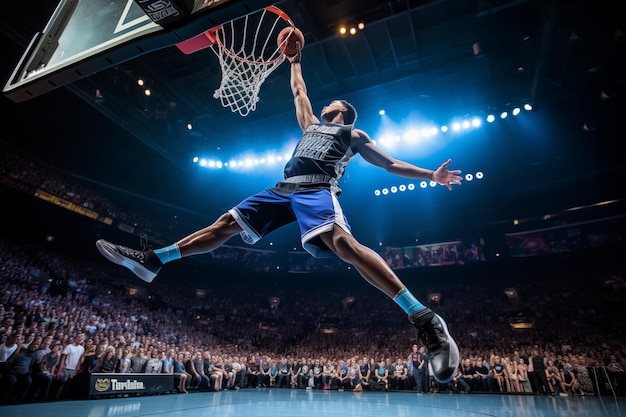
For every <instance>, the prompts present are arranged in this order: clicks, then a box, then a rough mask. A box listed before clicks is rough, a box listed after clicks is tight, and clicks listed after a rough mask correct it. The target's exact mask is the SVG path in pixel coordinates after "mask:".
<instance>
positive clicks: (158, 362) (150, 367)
mask: <svg viewBox="0 0 626 417" xmlns="http://www.w3.org/2000/svg"><path fill="white" fill-rule="evenodd" d="M162 366H163V358H161V357H160V356H159V352H158V351H157V350H156V349H154V350H152V352H150V358H149V359H148V361H147V362H146V373H147V374H160V373H161V368H162Z"/></svg>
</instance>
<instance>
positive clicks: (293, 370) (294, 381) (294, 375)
mask: <svg viewBox="0 0 626 417" xmlns="http://www.w3.org/2000/svg"><path fill="white" fill-rule="evenodd" d="M301 371H302V366H301V365H300V362H298V359H296V358H294V359H293V360H292V361H291V364H290V366H289V386H290V387H291V388H298V385H299V379H300V372H301Z"/></svg>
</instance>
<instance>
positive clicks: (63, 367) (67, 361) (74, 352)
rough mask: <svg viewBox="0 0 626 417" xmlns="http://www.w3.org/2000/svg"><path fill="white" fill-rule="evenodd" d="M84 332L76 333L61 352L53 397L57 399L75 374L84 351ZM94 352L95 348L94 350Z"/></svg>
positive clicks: (62, 394) (64, 391) (63, 393)
mask: <svg viewBox="0 0 626 417" xmlns="http://www.w3.org/2000/svg"><path fill="white" fill-rule="evenodd" d="M84 342H85V334H84V333H78V334H77V335H76V336H74V338H73V340H72V342H71V343H69V344H67V345H66V346H65V347H64V348H63V352H61V360H60V363H59V366H58V367H57V372H56V377H55V382H56V385H57V386H56V387H54V392H55V398H56V399H59V398H61V397H63V396H65V394H66V390H67V387H68V382H69V381H70V379H72V378H73V377H74V375H76V372H77V371H78V366H79V362H80V360H81V358H82V357H83V354H84V353H85V347H84V346H83V343H84ZM94 354H95V350H94Z"/></svg>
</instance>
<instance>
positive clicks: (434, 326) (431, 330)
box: [409, 308, 460, 384]
mask: <svg viewBox="0 0 626 417" xmlns="http://www.w3.org/2000/svg"><path fill="white" fill-rule="evenodd" d="M409 321H410V322H411V323H412V324H413V325H414V326H415V327H416V328H417V330H418V337H419V338H421V339H422V341H423V342H424V345H426V349H427V350H428V358H429V360H430V365H431V367H432V370H433V377H434V378H435V379H436V380H437V382H440V383H442V384H446V383H448V382H450V381H452V378H454V375H455V374H456V370H457V369H458V367H459V362H460V358H459V347H458V346H457V345H456V342H455V341H454V339H452V336H450V333H448V326H447V325H446V322H445V321H444V320H443V319H442V318H441V317H439V316H438V315H437V314H435V313H434V312H433V311H432V310H431V309H430V308H426V309H423V310H419V311H416V312H415V313H413V314H411V315H410V316H409Z"/></svg>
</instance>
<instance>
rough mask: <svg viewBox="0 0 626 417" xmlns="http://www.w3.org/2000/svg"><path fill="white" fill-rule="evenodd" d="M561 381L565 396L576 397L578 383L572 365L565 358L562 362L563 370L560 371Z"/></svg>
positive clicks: (578, 392) (578, 391) (578, 390)
mask: <svg viewBox="0 0 626 417" xmlns="http://www.w3.org/2000/svg"><path fill="white" fill-rule="evenodd" d="M561 380H562V381H563V389H564V392H565V393H566V394H569V395H572V396H573V395H578V394H580V382H578V378H577V377H576V371H575V370H574V365H573V364H572V363H570V361H569V358H568V357H567V356H566V357H565V358H564V361H563V368H562V369H561Z"/></svg>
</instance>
